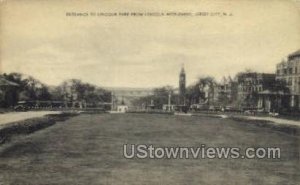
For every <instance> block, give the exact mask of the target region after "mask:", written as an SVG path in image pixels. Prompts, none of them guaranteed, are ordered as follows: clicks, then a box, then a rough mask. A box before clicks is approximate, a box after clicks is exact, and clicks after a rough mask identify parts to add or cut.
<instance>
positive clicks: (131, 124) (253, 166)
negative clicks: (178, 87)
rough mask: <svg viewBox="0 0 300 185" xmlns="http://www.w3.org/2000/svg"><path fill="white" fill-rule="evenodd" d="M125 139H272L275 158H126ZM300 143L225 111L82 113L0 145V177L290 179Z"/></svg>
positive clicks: (168, 142) (73, 181) (30, 180)
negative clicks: (220, 114) (222, 114)
mask: <svg viewBox="0 0 300 185" xmlns="http://www.w3.org/2000/svg"><path fill="white" fill-rule="evenodd" d="M124 144H148V145H150V144H151V145H154V146H157V147H158V146H166V147H170V146H191V147H197V146H200V145H201V144H205V145H207V146H212V147H218V146H231V147H241V148H245V147H260V146H261V147H268V146H269V147H274V146H276V147H280V148H281V159H125V158H124V157H123V145H124ZM299 147H300V139H299V135H296V136H295V135H289V134H287V133H284V132H280V131H275V130H273V129H272V128H265V127H258V126H255V125H252V124H251V123H244V122H240V121H235V120H231V119H220V118H208V117H185V116H179V117H178V116H172V115H156V114H91V115H89V114H82V115H79V116H77V117H73V118H71V119H69V120H67V121H64V122H57V123H56V124H55V125H53V126H51V127H48V128H46V129H43V130H40V131H37V132H35V133H33V134H30V135H26V136H18V137H16V138H14V139H13V140H12V141H11V142H10V143H7V144H5V145H2V146H0V185H2V184H3V185H6V184H13V185H18V184H24V185H25V184H26V185H27V184H32V185H43V184H45V185H46V184H47V185H52V184H53V185H54V184H57V185H58V184H59V185H81V184H82V185H87V184H89V185H93V184H95V185H96V184H113V185H115V184H122V185H123V184H128V185H135V184H136V185H142V184H153V185H157V184H162V185H165V184H166V185H168V184H170V185H176V184H187V185H192V184H197V185H198V184H201V185H205V184H213V185H215V184H222V185H226V184H228V185H232V184H238V185H241V184H255V185H260V184H264V185H268V184H278V185H281V184H285V185H287V184H294V185H296V184H298V183H299V182H300V178H299V177H300V165H299V149H300V148H299Z"/></svg>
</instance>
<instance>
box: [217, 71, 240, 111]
mask: <svg viewBox="0 0 300 185" xmlns="http://www.w3.org/2000/svg"><path fill="white" fill-rule="evenodd" d="M237 94H238V83H237V82H236V81H234V80H233V79H232V78H231V77H230V76H228V77H227V78H226V77H225V76H224V77H223V79H222V80H221V82H220V83H219V85H218V102H219V103H220V104H222V105H229V104H232V103H233V102H234V101H235V99H236V97H237Z"/></svg>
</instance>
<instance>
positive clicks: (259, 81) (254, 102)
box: [237, 72, 276, 108]
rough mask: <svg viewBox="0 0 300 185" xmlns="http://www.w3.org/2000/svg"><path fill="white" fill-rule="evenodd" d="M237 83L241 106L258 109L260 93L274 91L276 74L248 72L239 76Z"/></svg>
mask: <svg viewBox="0 0 300 185" xmlns="http://www.w3.org/2000/svg"><path fill="white" fill-rule="evenodd" d="M237 83H238V93H237V95H238V96H237V99H238V104H239V106H240V107H247V108H257V107H258V98H259V93H260V92H263V91H265V90H272V89H273V87H274V85H275V83H276V81H275V74H267V73H255V72H246V73H240V74H238V76H237Z"/></svg>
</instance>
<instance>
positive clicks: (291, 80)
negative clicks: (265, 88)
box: [276, 50, 300, 110]
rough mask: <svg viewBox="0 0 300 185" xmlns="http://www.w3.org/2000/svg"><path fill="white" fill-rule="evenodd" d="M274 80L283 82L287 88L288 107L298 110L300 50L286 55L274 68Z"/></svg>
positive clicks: (299, 107) (299, 96) (299, 100)
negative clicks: (288, 96) (288, 94)
mask: <svg viewBox="0 0 300 185" xmlns="http://www.w3.org/2000/svg"><path fill="white" fill-rule="evenodd" d="M276 79H277V80H282V81H284V82H285V84H286V86H287V87H288V88H289V91H290V92H289V93H290V99H289V105H290V107H291V108H292V109H297V110H299V109H300V50H298V51H296V52H294V53H292V54H290V55H288V57H287V60H283V61H282V62H280V63H279V64H277V66H276Z"/></svg>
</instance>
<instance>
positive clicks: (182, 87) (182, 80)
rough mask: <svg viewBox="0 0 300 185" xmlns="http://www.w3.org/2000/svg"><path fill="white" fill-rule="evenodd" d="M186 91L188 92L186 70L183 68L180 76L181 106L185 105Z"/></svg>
mask: <svg viewBox="0 0 300 185" xmlns="http://www.w3.org/2000/svg"><path fill="white" fill-rule="evenodd" d="M185 91H186V75H185V71H184V68H183V67H182V68H181V71H180V74H179V102H178V104H179V105H185V103H186V102H185Z"/></svg>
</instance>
